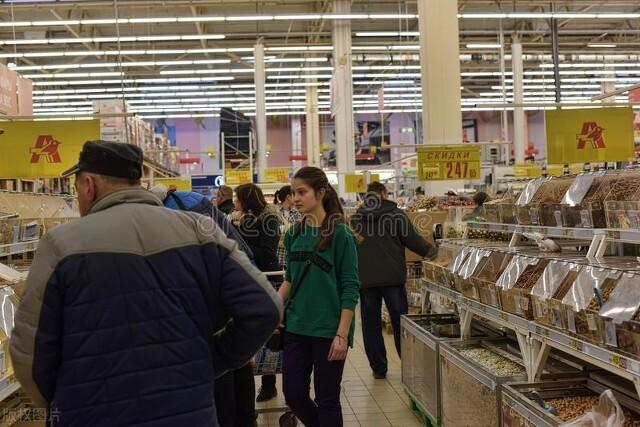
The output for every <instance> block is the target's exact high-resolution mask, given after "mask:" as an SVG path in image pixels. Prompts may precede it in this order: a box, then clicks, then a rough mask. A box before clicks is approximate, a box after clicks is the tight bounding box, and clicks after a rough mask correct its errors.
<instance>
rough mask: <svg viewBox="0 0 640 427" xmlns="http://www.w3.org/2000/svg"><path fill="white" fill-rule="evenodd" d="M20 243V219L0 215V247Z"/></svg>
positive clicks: (13, 216) (14, 216)
mask: <svg viewBox="0 0 640 427" xmlns="http://www.w3.org/2000/svg"><path fill="white" fill-rule="evenodd" d="M19 241H20V219H19V218H18V217H17V216H16V215H9V214H2V213H0V245H10V244H12V243H18V242H19Z"/></svg>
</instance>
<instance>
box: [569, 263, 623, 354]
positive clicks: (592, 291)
mask: <svg viewBox="0 0 640 427" xmlns="http://www.w3.org/2000/svg"><path fill="white" fill-rule="evenodd" d="M609 266H611V267H613V266H615V264H609ZM622 273H623V272H622V270H616V269H613V268H609V267H608V266H607V267H605V266H598V265H587V266H585V267H584V268H583V269H582V271H581V272H580V274H578V277H577V278H576V280H575V282H574V284H573V286H572V287H571V289H570V290H569V292H568V293H567V295H565V297H564V298H563V300H562V303H563V305H564V312H565V314H564V317H565V318H566V320H567V330H568V331H569V333H570V334H571V335H574V336H577V337H579V338H581V339H583V340H585V341H588V342H591V343H594V344H604V341H605V334H604V322H603V319H602V318H601V317H600V314H599V311H600V308H601V307H602V305H603V304H604V303H606V302H607V301H608V300H609V297H610V296H611V292H612V291H613V289H614V288H615V287H616V285H617V284H618V280H620V278H621V277H622Z"/></svg>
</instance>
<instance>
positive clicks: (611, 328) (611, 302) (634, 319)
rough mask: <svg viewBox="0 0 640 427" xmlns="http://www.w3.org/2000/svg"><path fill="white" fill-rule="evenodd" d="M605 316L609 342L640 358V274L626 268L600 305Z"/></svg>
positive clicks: (609, 345)
mask: <svg viewBox="0 0 640 427" xmlns="http://www.w3.org/2000/svg"><path fill="white" fill-rule="evenodd" d="M600 316H602V317H603V318H605V343H606V344H607V346H608V347H610V348H612V349H615V350H616V351H619V352H621V353H624V354H626V355H627V356H629V357H632V358H635V359H637V360H640V274H637V273H636V272H625V273H624V274H623V275H622V278H620V280H619V281H618V284H617V285H616V287H615V288H614V289H613V291H611V295H610V296H609V299H608V300H607V302H605V303H604V304H603V305H602V308H601V309H600Z"/></svg>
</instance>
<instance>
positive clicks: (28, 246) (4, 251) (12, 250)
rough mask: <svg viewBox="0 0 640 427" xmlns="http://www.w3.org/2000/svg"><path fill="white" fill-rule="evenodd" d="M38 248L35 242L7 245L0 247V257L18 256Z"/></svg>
mask: <svg viewBox="0 0 640 427" xmlns="http://www.w3.org/2000/svg"><path fill="white" fill-rule="evenodd" d="M37 247H38V241H37V240H31V241H28V242H20V243H11V244H9V245H0V257H5V256H11V255H20V254H24V253H27V252H33V251H35V250H36V248H37Z"/></svg>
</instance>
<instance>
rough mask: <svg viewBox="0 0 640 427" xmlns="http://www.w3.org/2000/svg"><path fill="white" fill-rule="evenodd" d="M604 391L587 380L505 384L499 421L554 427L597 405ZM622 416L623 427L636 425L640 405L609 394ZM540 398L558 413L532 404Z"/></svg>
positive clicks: (512, 425) (510, 424) (508, 426)
mask: <svg viewBox="0 0 640 427" xmlns="http://www.w3.org/2000/svg"><path fill="white" fill-rule="evenodd" d="M606 389H608V387H606V386H604V385H602V384H600V383H599V382H597V381H594V380H592V379H588V378H575V379H561V380H548V381H538V382H534V383H509V384H505V385H503V387H502V395H501V399H502V404H501V406H502V419H503V426H504V427H558V426H560V425H562V424H563V423H565V422H567V421H569V420H571V419H573V418H575V417H576V416H580V415H582V414H584V413H585V412H587V411H589V410H590V409H591V408H592V407H593V406H595V405H597V404H598V399H599V396H600V394H602V393H603V392H604V391H605V390H606ZM612 392H613V395H614V397H615V399H616V400H617V401H618V403H619V404H620V406H621V407H622V410H623V412H624V416H625V423H624V427H634V426H637V425H639V424H640V402H638V401H637V400H635V399H633V398H631V397H629V396H628V395H625V394H624V393H620V392H618V391H615V390H613V391H612ZM536 394H537V395H538V396H540V398H542V400H543V401H544V402H545V404H547V405H549V404H550V405H552V406H554V408H555V409H556V411H557V412H558V415H554V414H552V413H550V412H548V411H545V410H544V409H543V408H542V406H540V404H539V403H538V402H537V401H536V400H534V396H535V395H536Z"/></svg>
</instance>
